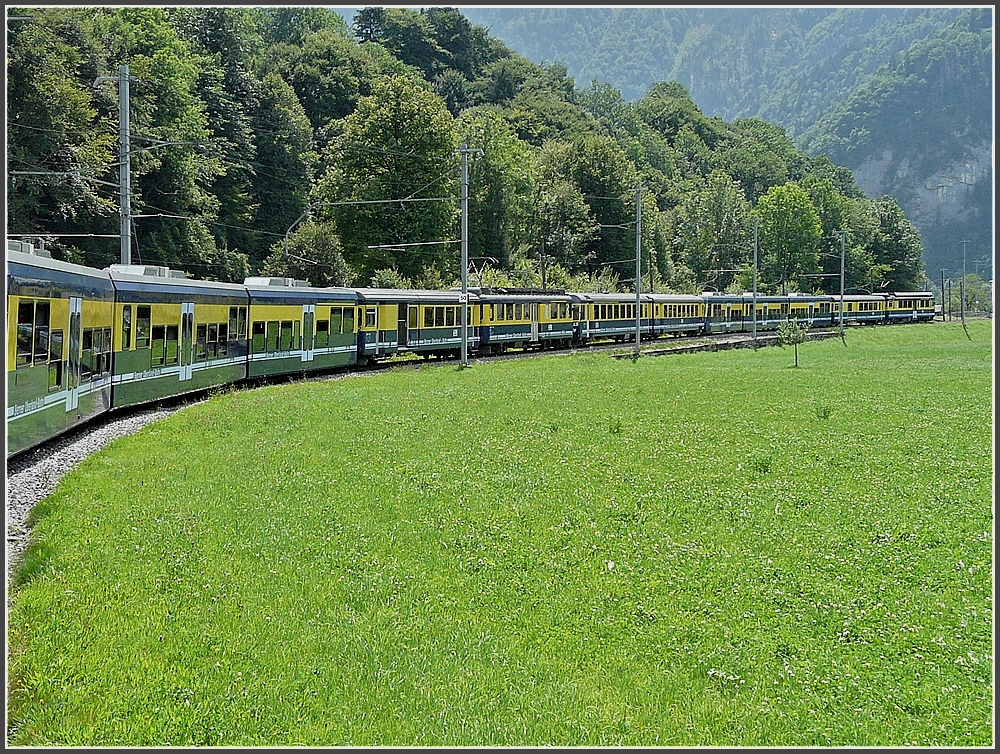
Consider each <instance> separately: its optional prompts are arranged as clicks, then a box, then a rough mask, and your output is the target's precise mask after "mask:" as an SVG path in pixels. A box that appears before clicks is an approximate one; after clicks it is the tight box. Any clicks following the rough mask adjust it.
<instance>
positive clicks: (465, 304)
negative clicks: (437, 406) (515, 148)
mask: <svg viewBox="0 0 1000 754" xmlns="http://www.w3.org/2000/svg"><path fill="white" fill-rule="evenodd" d="M457 151H458V153H459V154H460V155H462V295H461V296H460V297H459V298H460V302H461V304H462V366H463V367H467V366H469V154H471V153H473V152H474V153H476V154H482V153H483V150H481V149H469V145H468V144H463V145H462V148H461V149H459V150H457Z"/></svg>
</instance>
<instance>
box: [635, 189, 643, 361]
mask: <svg viewBox="0 0 1000 754" xmlns="http://www.w3.org/2000/svg"><path fill="white" fill-rule="evenodd" d="M641 253H642V186H641V185H639V186H637V187H636V189H635V349H634V353H635V356H636V358H638V356H639V340H640V335H641V332H640V327H641V319H642V303H641V302H640V300H639V294H640V292H641V291H642V262H641V261H640V259H641Z"/></svg>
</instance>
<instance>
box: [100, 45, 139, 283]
mask: <svg viewBox="0 0 1000 754" xmlns="http://www.w3.org/2000/svg"><path fill="white" fill-rule="evenodd" d="M102 81H117V82H118V197H119V199H118V201H119V211H120V212H121V263H122V264H132V170H131V165H130V156H131V152H132V150H131V147H130V146H129V106H128V100H129V73H128V65H127V64H126V63H122V64H121V65H119V66H118V76H117V77H114V76H98V77H97V78H96V79H94V85H95V86H96V85H97V84H100V83H101V82H102Z"/></svg>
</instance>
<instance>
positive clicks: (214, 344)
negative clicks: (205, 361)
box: [208, 322, 219, 358]
mask: <svg viewBox="0 0 1000 754" xmlns="http://www.w3.org/2000/svg"><path fill="white" fill-rule="evenodd" d="M208 355H209V357H211V358H214V357H215V356H218V355H219V325H218V324H216V323H215V322H211V323H209V325H208Z"/></svg>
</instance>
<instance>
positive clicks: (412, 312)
mask: <svg viewBox="0 0 1000 754" xmlns="http://www.w3.org/2000/svg"><path fill="white" fill-rule="evenodd" d="M407 311H408V312H409V314H408V315H407V322H408V324H409V328H410V329H411V330H416V329H417V327H418V326H419V322H420V319H419V314H420V310H419V309H418V308H417V307H416V306H411V307H410V308H409V309H408V310H407Z"/></svg>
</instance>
